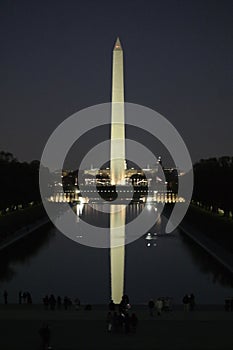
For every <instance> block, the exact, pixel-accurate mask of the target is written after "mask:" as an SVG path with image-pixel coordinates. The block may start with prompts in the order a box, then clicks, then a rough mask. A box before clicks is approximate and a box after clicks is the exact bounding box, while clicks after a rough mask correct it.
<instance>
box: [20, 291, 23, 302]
mask: <svg viewBox="0 0 233 350" xmlns="http://www.w3.org/2000/svg"><path fill="white" fill-rule="evenodd" d="M22 299H23V293H22V291H21V290H20V291H19V304H22Z"/></svg>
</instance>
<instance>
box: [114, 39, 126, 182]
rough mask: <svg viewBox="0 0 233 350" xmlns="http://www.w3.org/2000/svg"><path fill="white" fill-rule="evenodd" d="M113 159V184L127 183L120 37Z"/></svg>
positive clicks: (115, 62) (116, 74)
mask: <svg viewBox="0 0 233 350" xmlns="http://www.w3.org/2000/svg"><path fill="white" fill-rule="evenodd" d="M111 117H112V118H111V159H110V171H111V172H110V176H111V184H112V185H117V184H118V185H124V183H125V113H124V67H123V50H122V47H121V43H120V40H119V38H117V41H116V43H115V46H114V49H113V64H112V111H111Z"/></svg>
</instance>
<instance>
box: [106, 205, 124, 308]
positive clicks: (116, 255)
mask: <svg viewBox="0 0 233 350" xmlns="http://www.w3.org/2000/svg"><path fill="white" fill-rule="evenodd" d="M110 208H111V213H110V263H111V298H112V300H113V301H114V302H115V303H117V304H119V303H120V301H121V297H122V295H123V294H124V270H125V220H126V205H124V204H122V205H121V204H119V205H114V206H111V207H110Z"/></svg>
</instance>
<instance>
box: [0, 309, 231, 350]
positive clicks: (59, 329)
mask: <svg viewBox="0 0 233 350" xmlns="http://www.w3.org/2000/svg"><path fill="white" fill-rule="evenodd" d="M132 311H134V312H135V313H136V314H137V316H138V319H139V324H138V328H137V331H136V333H135V334H133V333H130V334H125V333H117V334H115V333H108V332H107V331H106V321H105V320H106V314H107V312H108V310H107V307H104V306H93V309H92V310H91V311H87V310H84V309H83V308H82V309H81V310H79V311H76V310H74V309H71V310H68V311H65V310H55V311H51V310H48V311H46V310H44V309H43V306H42V305H32V306H29V305H6V306H5V305H1V306H0V334H1V336H0V349H2V350H8V349H9V350H13V349H15V350H16V349H19V350H20V349H33V350H37V349H41V344H40V337H39V333H38V331H39V329H40V327H41V326H42V323H43V322H44V321H46V322H48V323H49V326H50V328H51V331H52V339H51V345H52V346H53V349H55V350H71V349H72V350H81V349H83V350H87V349H93V350H94V349H108V350H110V349H113V350H115V349H118V350H121V349H141V350H144V349H151V350H152V349H164V350H165V349H172V350H174V349H177V350H178V349H179V350H183V349H184V350H187V349H192V350H194V349H195V350H196V349H203V350H204V349H205V350H210V349H211V350H213V349H219V350H224V349H225V350H226V349H229V350H230V349H231V350H232V349H233V333H232V326H233V312H225V311H224V310H223V306H218V307H217V306H216V307H209V309H207V308H204V307H202V308H200V310H196V311H193V312H189V313H184V311H183V310H182V307H177V308H175V311H172V312H168V313H164V314H162V316H161V317H159V316H157V315H156V316H154V317H153V318H152V317H150V316H149V314H148V310H147V308H146V306H144V307H142V306H135V307H133V310H132Z"/></svg>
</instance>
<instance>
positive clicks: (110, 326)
mask: <svg viewBox="0 0 233 350" xmlns="http://www.w3.org/2000/svg"><path fill="white" fill-rule="evenodd" d="M112 321H113V320H112V313H111V311H109V312H108V314H107V319H106V322H107V331H108V332H111V331H112Z"/></svg>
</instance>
